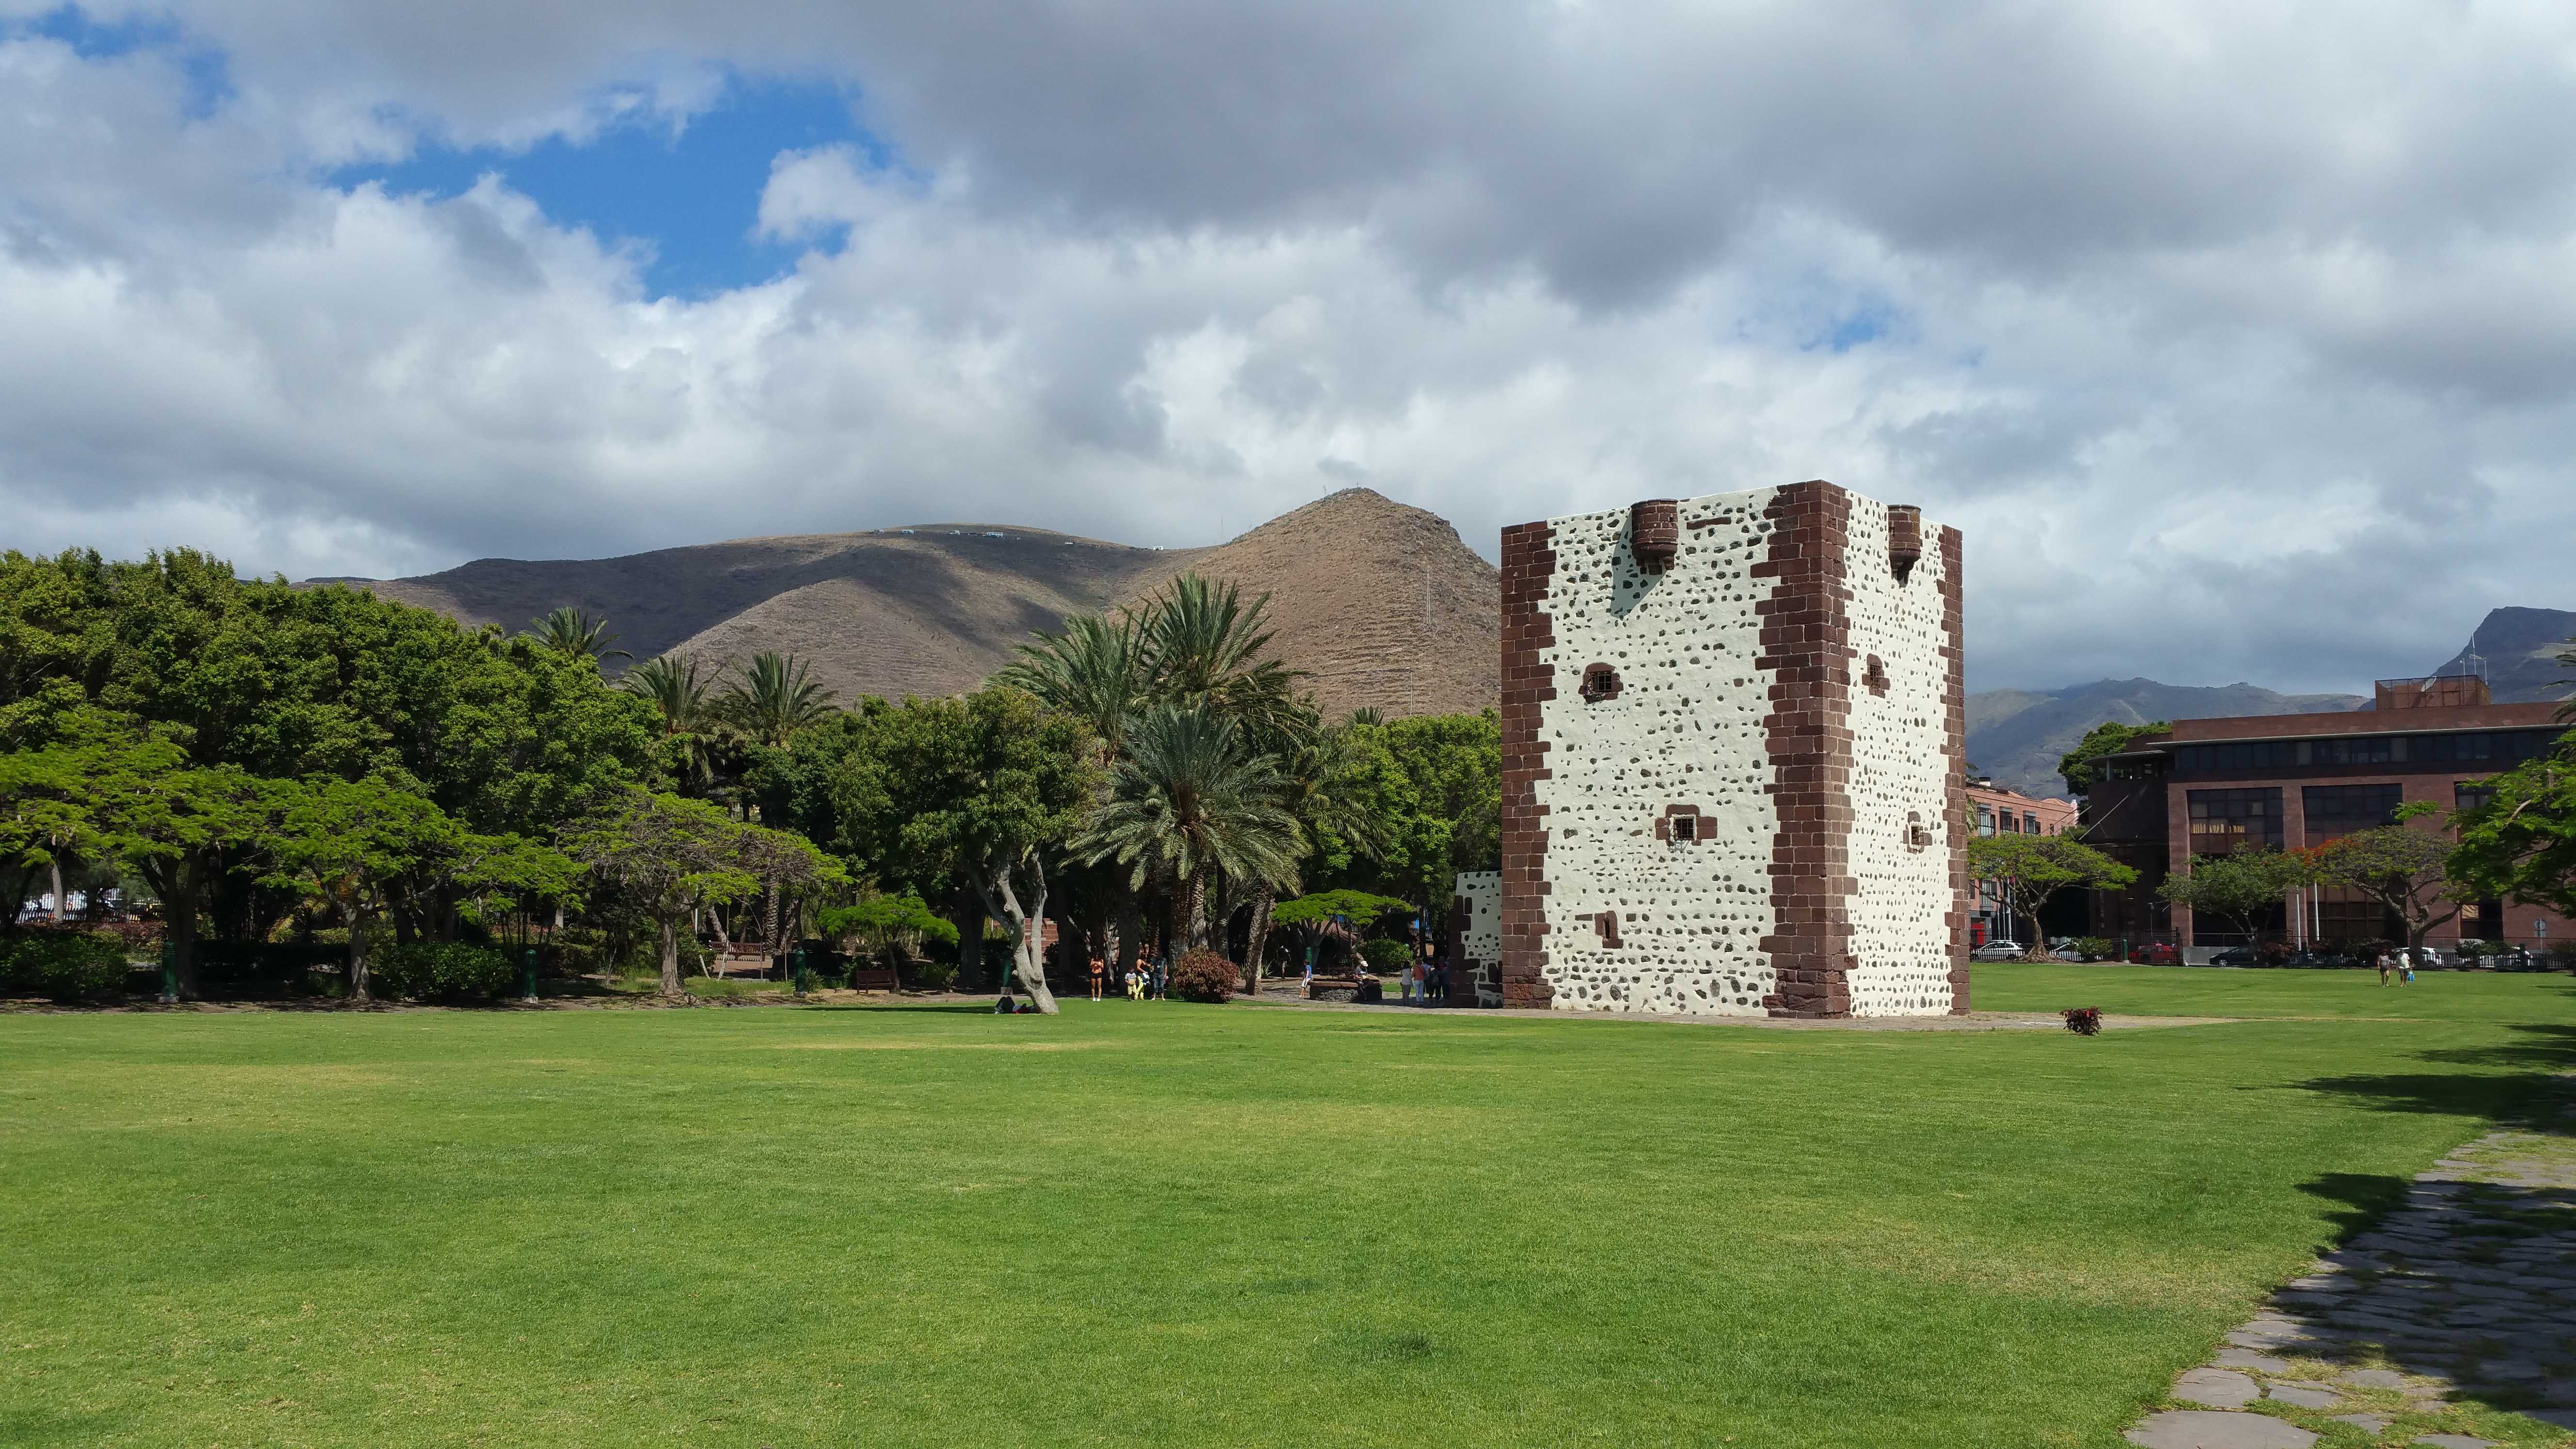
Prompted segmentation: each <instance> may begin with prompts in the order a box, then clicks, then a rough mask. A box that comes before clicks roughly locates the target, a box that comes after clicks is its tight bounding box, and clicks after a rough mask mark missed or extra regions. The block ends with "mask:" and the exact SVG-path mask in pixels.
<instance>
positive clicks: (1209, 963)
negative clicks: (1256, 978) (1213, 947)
mask: <svg viewBox="0 0 2576 1449" xmlns="http://www.w3.org/2000/svg"><path fill="white" fill-rule="evenodd" d="M1242 979H1243V976H1242V973H1241V972H1239V971H1237V970H1236V969H1235V965H1234V963H1233V962H1231V961H1228V960H1227V959H1225V958H1224V957H1223V956H1220V955H1218V954H1217V953H1215V952H1214V951H1192V952H1190V953H1188V954H1187V955H1185V956H1183V957H1181V959H1179V960H1178V961H1175V962H1173V963H1172V985H1171V992H1172V994H1173V995H1174V996H1177V997H1179V998H1180V999H1182V1000H1183V1001H1207V1002H1222V1001H1228V1000H1231V999H1233V996H1234V988H1235V985H1236V983H1237V982H1239V981H1241V980H1242Z"/></svg>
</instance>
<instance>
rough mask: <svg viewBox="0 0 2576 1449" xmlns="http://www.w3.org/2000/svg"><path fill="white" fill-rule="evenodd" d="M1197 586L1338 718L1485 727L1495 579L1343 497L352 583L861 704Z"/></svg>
mask: <svg viewBox="0 0 2576 1449" xmlns="http://www.w3.org/2000/svg"><path fill="white" fill-rule="evenodd" d="M1188 571H1196V572H1199V573H1202V574H1204V575H1206V576H1208V577H1210V578H1212V579H1216V580H1220V581H1223V582H1228V583H1233V584H1235V585H1236V586H1237V587H1239V588H1240V589H1242V590H1243V592H1244V593H1245V594H1246V595H1248V596H1251V597H1259V596H1261V595H1264V594H1267V595H1269V596H1270V600H1271V603H1270V619H1271V623H1272V625H1273V628H1274V631H1275V633H1276V636H1277V643H1278V648H1279V650H1280V653H1281V656H1282V657H1283V658H1284V659H1286V661H1287V662H1288V663H1289V665H1290V666H1291V667H1292V668H1297V669H1300V670H1304V671H1306V673H1307V676H1308V677H1307V679H1306V680H1305V681H1304V683H1305V684H1306V686H1307V687H1308V688H1310V689H1312V690H1313V691H1314V694H1315V698H1316V702H1317V704H1318V705H1319V706H1321V707H1322V708H1323V709H1325V710H1326V711H1327V712H1328V713H1332V714H1340V713H1343V712H1346V711H1349V710H1352V709H1356V708H1361V707H1373V708H1377V709H1380V710H1383V711H1384V712H1386V713H1387V714H1389V715H1393V716H1403V715H1413V714H1430V713H1448V712H1452V711H1459V710H1469V711H1472V710H1476V709H1482V708H1485V707H1487V706H1489V705H1491V704H1493V703H1494V701H1495V699H1496V698H1497V697H1498V695H1499V692H1500V687H1501V662H1500V649H1501V644H1500V640H1501V632H1502V620H1501V602H1500V576H1499V574H1498V573H1497V572H1496V571H1495V569H1494V567H1493V566H1492V565H1491V564H1488V563H1486V562H1485V561H1484V560H1483V559H1481V558H1479V557H1477V556H1476V555H1475V553H1474V552H1472V551H1471V550H1469V549H1468V548H1467V546H1466V544H1465V543H1464V542H1462V541H1461V540H1460V539H1459V537H1458V533H1457V530H1456V529H1455V528H1453V527H1452V526H1450V524H1449V523H1448V521H1447V520H1445V519H1442V518H1440V517H1439V516H1438V515H1436V514H1432V513H1429V512H1426V511H1424V510H1422V509H1418V508H1413V507H1410V506H1408V505H1405V504H1401V503H1397V502H1395V501H1394V500H1392V499H1389V498H1386V497H1385V496H1383V495H1381V494H1379V493H1377V492H1375V491H1374V490H1371V489H1367V488H1346V489H1343V490H1341V491H1339V492H1336V493H1332V494H1327V495H1326V496H1324V497H1322V498H1318V499H1316V500H1314V501H1312V502H1310V503H1307V504H1305V505H1304V506H1302V507H1300V508H1296V509H1292V510H1290V511H1289V512H1287V513H1284V514H1282V515H1280V516H1279V517H1277V518H1273V519H1270V520H1269V521H1267V522H1265V523H1262V524H1260V525H1258V526H1256V527H1254V528H1252V529H1250V530H1248V531H1247V532H1245V533H1242V534H1240V535H1238V536H1236V537H1234V538H1232V539H1228V540H1226V541H1224V542H1222V543H1216V544H1209V545H1204V546H1199V547H1192V548H1150V547H1144V546H1139V545H1134V544H1122V543H1114V542H1110V541H1108V540H1104V539H1095V538H1087V537H1084V536H1082V535H1079V534H1068V533H1059V532H1056V531H1054V530H1052V529H1038V528H1029V527H1026V526H1024V525H1019V524H1007V523H969V522H949V523H919V524H909V525H901V526H895V527H888V528H876V529H864V530H855V531H850V532H843V533H818V534H774V535H767V536H762V537H755V538H740V539H728V540H725V541H723V542H720V543H708V544H687V545H681V546H679V547H675V548H667V549H655V550H651V551H648V552H644V553H636V554H625V555H620V556H618V557H614V558H606V559H513V558H504V557H493V558H483V559H476V560H473V561H471V562H468V563H464V564H459V565H457V566H456V567H455V568H452V569H446V570H442V571H440V572H438V573H434V574H426V575H421V576H418V577H414V578H403V579H369V580H358V579H340V580H332V579H311V580H307V581H306V582H307V583H310V584H325V583H332V582H343V583H348V584H350V585H351V586H353V587H358V588H364V589H368V590H370V591H372V592H374V593H376V594H377V595H378V596H380V597H383V598H388V599H394V600H398V601H400V602H403V603H409V604H417V605H420V606H422V607H425V608H430V609H435V610H437V611H439V612H440V613H443V614H446V615H448V616H449V617H451V618H454V619H456V620H457V621H458V622H460V623H463V624H466V625H468V626H480V625H484V624H497V625H499V626H501V627H502V628H504V629H517V628H521V627H523V626H525V625H526V624H527V623H528V622H529V621H531V620H533V619H536V618H539V617H541V616H543V615H545V614H547V613H549V612H551V611H553V610H555V609H557V608H563V607H567V606H569V607H573V608H578V609H582V610H585V611H587V612H589V613H591V614H593V615H595V616H599V617H601V618H604V619H605V620H606V621H607V623H608V627H609V629H610V631H611V632H612V633H614V634H616V635H617V636H618V638H617V647H619V648H622V649H625V650H627V651H629V652H630V653H632V654H633V655H634V657H636V658H638V659H649V658H653V657H656V656H659V655H665V654H670V655H688V656H692V657H696V658H701V659H705V660H708V661H709V662H714V661H716V660H721V659H734V660H740V659H743V658H747V657H748V656H749V655H751V654H753V653H756V652H759V651H761V650H765V649H776V650H784V651H787V652H790V653H793V654H796V655H798V656H799V657H800V658H803V659H805V660H806V661H808V662H809V664H810V665H811V666H812V668H813V674H814V678H815V680H816V681H817V682H818V683H820V684H822V685H823V686H824V687H825V688H828V689H831V690H833V691H834V692H835V693H836V694H837V695H838V696H839V697H840V698H841V699H842V700H843V701H844V702H847V701H850V700H854V699H856V698H857V697H859V696H861V695H880V696H885V697H897V696H901V695H905V694H920V695H946V694H957V693H962V692H964V691H967V690H971V689H974V688H975V687H976V686H977V685H979V684H981V683H982V682H983V680H984V679H985V678H986V677H987V676H989V675H990V674H992V673H993V671H995V670H997V669H999V668H1001V667H1002V666H1003V665H1005V664H1007V663H1009V662H1010V661H1011V659H1012V658H1013V657H1014V655H1015V650H1016V648H1017V646H1018V645H1019V644H1021V643H1023V642H1025V641H1026V640H1027V639H1028V638H1029V636H1030V635H1031V634H1033V633H1036V632H1039V631H1042V630H1047V631H1051V630H1055V629H1059V628H1061V627H1062V626H1063V622H1064V620H1065V618H1066V617H1067V616H1068V615H1071V614H1076V613H1084V612H1095V611H1105V610H1114V609H1118V608H1123V607H1131V606H1134V605H1136V604H1138V603H1141V602H1142V601H1144V600H1145V599H1146V598H1148V597H1149V596H1151V595H1152V594H1153V593H1154V592H1155V591H1156V590H1158V589H1160V588H1162V587H1163V586H1164V585H1165V584H1166V583H1168V582H1169V581H1170V580H1171V579H1172V578H1173V577H1175V576H1177V575H1179V574H1181V573H1183V572H1188Z"/></svg>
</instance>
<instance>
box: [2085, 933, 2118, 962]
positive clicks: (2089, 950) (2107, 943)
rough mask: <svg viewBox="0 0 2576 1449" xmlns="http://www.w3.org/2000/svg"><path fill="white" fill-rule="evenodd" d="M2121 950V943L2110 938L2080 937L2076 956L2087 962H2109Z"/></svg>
mask: <svg viewBox="0 0 2576 1449" xmlns="http://www.w3.org/2000/svg"><path fill="white" fill-rule="evenodd" d="M2119 949H2120V943H2119V942H2117V941H2114V940H2112V939H2111V938H2110V937H2108V936H2078V937H2076V938H2075V954H2076V955H2078V956H2081V957H2083V958H2084V959H2085V960H2087V961H2108V960H2110V959H2111V957H2112V956H2113V955H2114V954H2116V953H2117V952H2118V951H2119Z"/></svg>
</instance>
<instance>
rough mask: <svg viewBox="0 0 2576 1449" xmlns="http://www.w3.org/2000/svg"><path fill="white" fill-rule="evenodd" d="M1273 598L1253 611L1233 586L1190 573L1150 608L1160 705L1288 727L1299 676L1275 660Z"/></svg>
mask: <svg viewBox="0 0 2576 1449" xmlns="http://www.w3.org/2000/svg"><path fill="white" fill-rule="evenodd" d="M1269 609H1270V596H1269V595H1267V594H1264V595H1262V596H1261V597H1260V598H1258V599H1255V600H1253V601H1252V603H1251V604H1250V605H1249V606H1246V605H1245V604H1244V603H1243V601H1242V599H1241V598H1240V597H1239V596H1238V595H1237V594H1236V592H1235V587H1234V585H1232V584H1213V583H1210V582H1208V581H1207V580H1206V579H1203V578H1201V577H1199V576H1198V575H1197V574H1183V575H1181V576H1180V577H1179V578H1176V579H1174V580H1172V586H1171V588H1170V589H1169V590H1168V591H1166V592H1164V593H1163V594H1161V595H1158V596H1157V597H1156V598H1155V599H1154V600H1153V601H1152V602H1151V603H1150V604H1149V605H1148V606H1147V608H1146V612H1145V616H1144V619H1143V621H1142V625H1141V633H1142V636H1143V641H1144V647H1145V663H1146V669H1147V671H1148V673H1149V675H1150V678H1151V681H1152V691H1153V694H1154V696H1155V697H1156V698H1158V699H1166V700H1170V701H1172V702H1173V703H1175V704H1181V705H1188V706H1201V707H1210V708H1214V709H1216V710H1218V711H1219V712H1221V713H1223V714H1226V715H1228V716H1231V717H1232V718H1234V719H1236V720H1239V721H1241V722H1243V723H1245V724H1247V725H1253V726H1257V727H1258V726H1273V725H1277V724H1280V723H1283V722H1284V721H1285V720H1286V719H1287V718H1288V717H1289V715H1290V714H1291V712H1293V711H1294V710H1295V708H1296V699H1295V697H1294V695H1293V694H1292V692H1291V688H1292V685H1293V684H1294V682H1295V681H1296V680H1297V679H1298V678H1299V677H1300V676H1299V673H1298V671H1296V670H1292V669H1290V668H1288V667H1287V666H1286V665H1284V664H1282V663H1280V662H1279V661H1278V660H1277V659H1276V658H1272V657H1269V653H1268V651H1269V649H1270V640H1271V631H1270V629H1269V627H1268V624H1269V620H1268V619H1267V618H1266V617H1265V616H1266V615H1267V614H1268V612H1269Z"/></svg>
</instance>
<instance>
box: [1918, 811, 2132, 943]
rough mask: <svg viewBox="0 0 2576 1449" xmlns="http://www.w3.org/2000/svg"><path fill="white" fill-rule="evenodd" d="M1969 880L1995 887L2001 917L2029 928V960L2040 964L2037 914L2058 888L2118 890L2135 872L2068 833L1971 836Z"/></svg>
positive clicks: (2041, 939) (2041, 936)
mask: <svg viewBox="0 0 2576 1449" xmlns="http://www.w3.org/2000/svg"><path fill="white" fill-rule="evenodd" d="M1954 828H1957V827H1954ZM1968 877H1969V878H1970V879H1971V880H1981V881H1986V882H1988V883H1990V884H1992V885H1993V886H1994V887H1995V892H1996V895H1997V897H1998V898H1999V899H2000V900H2001V901H2002V903H2003V907H2004V912H2005V914H2006V915H2008V916H2011V917H2013V918H2014V919H2016V920H2019V921H2022V922H2024V923H2026V924H2027V925H2028V926H2029V927H2030V940H2029V941H2028V942H2026V943H2025V944H2026V945H2027V946H2028V948H2029V949H2028V951H2027V952H2026V955H2027V957H2028V958H2029V959H2031V960H2043V961H2044V960H2047V959H2049V951H2048V942H2047V939H2046V937H2045V936H2043V935H2042V934H2041V932H2040V928H2039V913H2040V912H2041V911H2042V910H2043V909H2045V908H2046V907H2047V905H2048V902H2049V901H2050V899H2051V898H2053V897H2054V896H2056V894H2057V893H2058V892H2059V891H2062V890H2071V889H2080V890H2117V889H2119V888H2120V887H2122V886H2127V885H2134V884H2136V883H2137V879H2138V873H2137V872H2136V871H2135V870H2132V869H2130V868H2129V867H2128V866H2125V865H2122V864H2120V863H2119V862H2118V861H2116V860H2113V859H2112V858H2111V857H2109V856H2107V855H2104V854H2103V853H2102V852H2100V851H2098V850H2096V849H2094V848H2093V847H2092V846H2089V845H2086V844H2085V843H2084V842H2083V841H2080V840H2078V839H2076V838H2075V837H2074V836H2072V835H1976V834H1971V835H1970V836H1969V837H1968Z"/></svg>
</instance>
